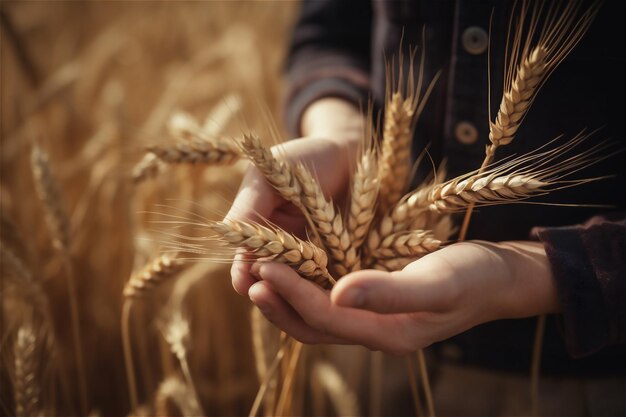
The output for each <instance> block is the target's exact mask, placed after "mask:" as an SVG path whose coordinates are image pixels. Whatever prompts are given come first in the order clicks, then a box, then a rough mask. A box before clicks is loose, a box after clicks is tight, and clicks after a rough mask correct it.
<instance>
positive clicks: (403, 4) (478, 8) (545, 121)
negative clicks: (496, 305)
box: [286, 0, 626, 375]
mask: <svg viewBox="0 0 626 417" xmlns="http://www.w3.org/2000/svg"><path fill="white" fill-rule="evenodd" d="M518 4H519V2H518ZM590 4H591V2H590V1H586V2H584V4H583V7H588V6H589V5H590ZM512 5H513V2H512V1H495V0H472V1H464V0H458V1H451V0H441V1H426V0H425V1H418V0H414V1H410V0H402V1H385V0H373V1H372V3H371V4H367V3H365V2H358V3H357V2H351V1H342V0H338V1H333V0H310V1H304V3H303V7H302V14H301V18H300V20H299V22H298V24H297V25H296V28H295V30H294V42H293V44H292V47H291V51H290V57H289V60H288V65H287V75H288V95H287V100H286V115H287V120H288V125H289V126H290V127H291V128H292V133H293V134H296V133H299V132H296V131H295V129H296V128H297V126H298V124H299V118H300V114H301V112H302V111H303V110H304V109H305V108H306V105H308V104H309V103H310V102H311V101H313V100H315V99H317V98H319V97H322V96H325V95H331V96H332V95H338V96H341V97H347V98H348V99H350V100H352V101H353V102H355V103H357V102H360V103H366V102H367V100H368V96H369V95H371V97H372V99H373V101H374V103H375V105H376V106H377V108H379V109H380V108H382V105H383V103H384V97H385V57H387V58H388V59H394V58H395V57H397V55H398V50H399V48H400V47H401V48H402V51H403V52H404V53H405V56H407V55H408V52H409V48H411V47H415V46H417V47H420V46H421V45H422V40H421V33H422V30H424V33H425V42H424V45H425V47H426V59H425V61H424V62H422V63H419V65H420V66H421V68H422V69H423V70H424V73H425V79H426V81H427V82H428V81H430V80H431V79H432V78H433V77H434V75H435V74H436V73H437V72H438V71H440V72H441V78H440V80H439V82H438V83H437V85H436V86H435V89H434V91H433V94H432V96H431V99H430V101H429V102H428V104H427V105H426V108H425V110H424V113H423V114H422V117H421V118H420V120H419V122H418V124H417V128H416V133H415V140H414V155H416V154H418V153H419V152H421V151H422V150H423V149H424V147H425V146H426V145H427V144H430V148H429V151H430V153H431V155H432V156H433V159H434V161H435V163H439V162H440V161H441V160H442V159H443V158H446V159H447V161H448V175H449V176H450V177H452V176H457V175H459V174H462V173H465V172H468V171H471V170H474V169H476V168H478V167H479V166H480V164H481V162H482V160H483V158H484V150H485V145H486V144H487V143H488V132H489V125H488V121H489V106H488V104H489V102H490V99H491V111H492V114H495V113H496V112H497V109H498V105H499V102H500V98H501V96H502V85H503V61H504V56H503V52H504V46H505V43H506V36H507V30H508V23H509V16H510V14H511V10H512ZM492 13H493V18H492V21H491V22H492V23H491V39H490V48H491V58H490V62H491V86H492V89H491V97H489V91H490V90H489V79H488V72H487V68H488V62H489V61H488V54H487V53H486V52H485V53H479V54H471V53H469V52H467V51H466V50H465V49H464V48H463V45H462V41H461V39H462V35H463V33H464V31H465V30H466V29H467V28H469V27H472V26H476V27H479V28H482V29H483V30H485V31H488V30H489V24H490V23H489V22H490V15H491V14H492ZM623 27H624V2H623V1H618V0H612V1H605V2H604V3H603V5H602V8H601V9H600V12H599V14H598V16H597V17H596V19H595V21H594V22H593V24H592V26H591V28H590V30H589V32H588V33H587V34H586V35H585V37H584V38H583V39H582V41H581V42H580V43H579V45H578V46H577V47H576V48H575V49H574V51H573V52H572V53H571V54H570V56H569V57H568V58H567V59H566V60H565V62H563V63H562V64H561V65H560V66H559V67H558V68H557V69H556V71H554V73H553V74H552V76H551V77H550V79H549V80H548V81H547V82H546V84H545V85H544V86H543V87H542V89H541V92H540V93H539V95H538V97H537V99H536V101H535V102H534V103H533V105H532V107H531V109H530V112H529V113H528V115H527V116H526V118H525V120H524V123H523V124H522V126H521V128H520V129H519V131H518V134H517V135H516V138H515V140H514V141H513V142H512V143H511V144H510V145H507V146H505V147H502V148H501V149H499V150H498V152H497V154H496V159H501V158H505V157H507V156H510V155H514V154H515V155H521V154H524V153H527V152H529V151H531V150H533V149H536V148H537V147H539V146H541V145H543V144H545V143H546V142H547V141H548V140H550V139H553V138H555V137H557V136H558V135H560V134H563V135H564V137H566V138H571V137H573V136H575V135H576V134H577V133H578V132H580V131H581V130H582V129H584V128H590V129H596V128H600V127H602V129H601V130H600V132H599V133H597V134H595V135H594V137H593V138H592V139H591V140H589V141H588V143H587V146H593V145H594V144H596V143H597V142H598V141H600V140H603V139H606V138H613V139H614V140H616V141H619V142H621V145H620V146H622V147H624V116H623V115H624V30H623ZM401 40H402V42H401ZM420 52H421V49H420V50H418V56H419V54H420ZM406 61H407V60H405V68H404V69H405V73H406V69H407V67H408V62H406ZM318 63H323V64H318ZM396 67H397V61H396ZM320 70H323V71H324V72H325V75H323V77H328V78H330V79H335V80H337V79H340V80H342V81H341V83H337V89H336V90H335V91H331V90H332V89H333V88H332V87H331V86H330V85H329V84H323V83H321V82H320V78H322V76H321V75H320ZM342 74H343V75H342ZM345 74H352V75H350V76H346V75H345ZM357 74H358V76H357ZM354 79H358V80H360V81H359V82H357V83H354V82H353V81H351V80H354ZM362 80H368V83H369V84H368V85H365V86H364V85H363V83H362ZM342 83H352V84H353V87H352V89H351V90H350V89H349V88H347V87H346V85H345V84H342ZM329 87H330V88H329ZM348 91H349V92H348ZM355 93H356V94H360V96H358V95H354V94H355ZM459 122H469V123H471V124H472V125H473V126H475V127H476V129H477V131H478V135H479V136H478V137H479V140H478V141H477V142H476V143H474V144H470V145H467V144H463V143H461V142H459V141H458V140H457V139H456V138H455V134H454V128H455V126H456V125H457V124H458V123H459ZM420 168H421V169H420V170H419V171H418V173H417V175H416V178H415V183H419V182H420V181H421V180H422V179H423V178H424V176H425V175H427V174H428V173H429V172H430V171H431V167H430V166H429V165H428V164H423V166H422V167H420ZM625 168H626V158H625V156H624V153H622V154H620V155H617V156H614V157H612V158H609V159H607V160H605V161H603V162H602V163H600V164H596V165H594V166H592V167H589V168H587V169H585V170H584V171H582V172H581V173H579V176H578V178H581V177H588V178H591V177H597V176H604V175H608V174H611V175H614V177H613V178H610V179H607V180H603V181H598V182H593V183H589V184H586V185H584V186H579V187H573V188H570V189H564V190H559V191H557V192H555V193H553V194H551V195H550V196H546V197H543V198H539V199H535V200H534V201H539V202H542V203H566V204H569V203H579V204H587V205H588V204H593V205H604V206H610V207H613V209H612V210H613V211H614V212H615V213H618V214H614V215H613V216H617V220H616V219H614V218H612V219H611V220H606V221H604V222H602V223H601V224H598V225H595V226H593V227H592V228H591V229H589V230H587V229H584V226H580V227H576V226H572V225H577V224H583V223H584V222H586V221H587V220H588V219H589V218H591V217H592V216H595V215H597V214H598V213H600V211H601V210H600V209H598V208H593V207H588V206H581V207H559V206H550V205H526V204H512V205H506V206H492V207H484V208H480V209H477V210H475V212H474V215H473V217H472V222H471V225H470V228H469V233H468V238H469V239H484V240H491V241H502V240H526V239H528V237H529V236H530V232H531V229H533V228H534V227H541V228H542V229H540V230H542V231H541V232H540V233H539V234H538V236H539V238H541V239H543V241H544V242H545V243H546V245H547V250H548V251H549V253H550V261H551V263H552V265H553V268H554V270H555V275H557V284H558V289H559V293H560V297H561V300H563V304H564V313H563V315H562V318H563V325H564V329H563V333H564V335H565V337H563V336H562V335H561V332H560V331H559V324H558V323H559V321H560V320H561V318H560V317H561V316H558V317H555V318H556V320H548V324H547V328H546V335H545V343H544V349H543V365H542V367H543V371H544V372H546V373H556V374H567V373H573V374H581V373H586V374H596V375H601V374H616V373H617V374H625V373H626V353H625V352H626V346H624V345H623V343H624V339H623V337H624V336H623V332H624V329H625V328H626V321H625V320H624V314H625V309H626V302H624V300H626V292H624V287H625V286H624V280H626V272H625V271H624V266H623V265H624V264H623V259H624V258H626V255H624V253H623V251H622V253H620V252H619V250H621V249H623V248H624V246H623V245H621V244H620V243H619V242H620V241H619V240H616V239H618V237H619V236H620V233H622V229H621V228H620V226H619V225H620V224H621V223H619V222H621V221H622V220H620V219H623V218H624V214H623V213H626V204H625V190H626V181H625V179H626V173H625ZM602 211H606V209H602ZM619 213H621V214H619ZM567 226H572V227H573V229H572V228H567ZM581 227H582V228H581ZM592 229H593V230H592ZM571 230H574V231H571ZM583 230H585V231H584V232H583ZM603 239H609V240H610V241H611V242H613V243H605V244H604V245H605V246H602V245H603V244H600V243H599V241H600V240H603ZM613 245H615V246H613ZM620 245H621V246H620ZM594 247H595V248H597V249H598V250H601V248H604V250H603V252H602V253H601V254H600V253H597V252H594V253H591V252H589V250H590V249H589V248H594ZM609 249H610V250H613V251H614V252H615V251H617V252H615V253H613V255H614V256H609V253H612V252H610V251H609ZM557 251H559V252H557ZM561 251H563V252H567V255H565V256H563V255H561ZM555 253H558V255H557V256H554V254H555ZM564 259H569V260H570V261H571V263H567V262H564ZM620 259H621V260H622V263H619V260H620ZM573 260H575V261H576V262H574V261H573ZM616 260H617V263H615V262H616ZM611 265H612V267H611ZM583 266H584V268H585V269H582V267H583ZM579 267H580V268H579ZM611 268H614V269H611ZM586 272H588V273H586ZM572 300H579V301H574V302H572ZM580 306H583V307H582V309H583V310H584V311H582V310H581V311H574V309H577V308H579V307H580ZM535 323H536V320H535V319H526V320H506V321H498V322H492V323H487V324H484V325H481V326H477V327H476V328H474V329H471V330H470V331H468V332H465V333H463V334H461V335H458V336H456V337H454V338H452V339H450V340H449V341H447V342H446V343H447V344H451V345H456V346H457V347H459V348H460V351H461V352H462V354H461V355H459V358H458V359H457V360H459V361H460V362H463V363H468V364H478V365H480V366H486V367H490V368H497V369H506V370H515V369H517V370H520V371H523V372H526V371H527V370H528V366H529V365H530V356H531V355H530V352H531V345H532V340H533V334H534V327H535ZM581 329H582V330H581ZM590 338H591V339H592V340H589V339H590ZM609 345H611V346H609ZM603 347H604V348H603ZM592 352H595V353H592ZM572 355H574V356H580V355H586V356H585V357H584V358H580V359H573V358H572Z"/></svg>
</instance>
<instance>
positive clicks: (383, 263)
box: [368, 256, 416, 272]
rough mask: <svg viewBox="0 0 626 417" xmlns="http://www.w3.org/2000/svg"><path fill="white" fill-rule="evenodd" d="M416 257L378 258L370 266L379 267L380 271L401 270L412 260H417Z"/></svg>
mask: <svg viewBox="0 0 626 417" xmlns="http://www.w3.org/2000/svg"><path fill="white" fill-rule="evenodd" d="M415 260H416V258H414V257H412V256H411V257H402V258H386V259H377V260H376V261H375V262H373V263H372V265H369V266H368V268H372V269H378V270H380V271H387V272H392V271H401V270H403V269H404V267H405V266H407V265H408V264H410V263H411V262H415Z"/></svg>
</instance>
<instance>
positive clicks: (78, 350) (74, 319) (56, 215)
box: [31, 145, 88, 414]
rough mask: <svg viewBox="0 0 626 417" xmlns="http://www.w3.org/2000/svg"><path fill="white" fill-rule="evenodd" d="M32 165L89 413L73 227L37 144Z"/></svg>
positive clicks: (83, 404) (83, 410)
mask: <svg viewBox="0 0 626 417" xmlns="http://www.w3.org/2000/svg"><path fill="white" fill-rule="evenodd" d="M31 168H32V172H33V178H34V179H35V188H36V189H37V194H38V196H39V199H40V200H41V201H42V203H43V206H44V210H45V212H46V221H47V224H48V227H49V229H50V232H51V235H52V239H53V243H54V246H55V248H56V249H57V250H58V251H59V252H60V253H61V255H62V261H63V267H64V269H65V273H66V279H67V292H68V298H69V302H70V320H71V325H72V339H73V344H74V354H75V355H76V371H77V373H78V380H77V381H78V390H79V392H80V406H81V407H80V408H81V413H82V414H86V413H87V398H88V394H87V393H88V389H87V388H88V387H87V379H86V377H85V362H84V359H83V350H82V336H81V330H80V329H81V327H80V318H79V314H80V311H79V309H78V291H77V289H76V281H75V278H74V270H73V266H72V262H71V259H70V244H71V242H70V228H69V224H70V222H69V218H68V217H67V215H66V213H65V211H64V209H63V206H62V204H61V194H60V192H59V186H58V183H57V181H56V178H55V177H54V175H53V173H52V169H51V167H50V163H49V161H48V155H47V154H46V153H45V152H44V151H43V150H42V149H41V148H39V146H38V145H34V146H33V149H32V152H31Z"/></svg>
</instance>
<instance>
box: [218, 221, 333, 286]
mask: <svg viewBox="0 0 626 417" xmlns="http://www.w3.org/2000/svg"><path fill="white" fill-rule="evenodd" d="M210 227H211V229H213V231H215V232H216V233H217V234H218V235H219V236H221V237H222V238H223V239H224V240H225V241H226V242H227V243H228V244H230V245H234V246H237V247H246V248H248V249H251V250H252V251H253V253H254V254H255V255H256V256H258V257H260V258H268V259H270V260H272V261H275V262H281V263H285V264H287V265H289V266H291V267H292V268H293V269H294V270H296V272H298V273H299V274H300V275H301V276H303V277H304V278H307V279H310V280H311V281H314V282H316V283H317V284H319V285H320V286H322V287H324V288H330V287H332V285H334V283H335V280H334V279H333V277H332V276H331V275H330V273H329V272H328V269H327V263H328V258H327V256H326V253H325V252H324V251H323V250H321V249H320V248H318V247H317V246H315V245H314V244H312V243H311V242H305V241H303V240H301V239H298V238H297V237H295V236H293V235H291V234H289V233H287V232H284V231H282V230H280V229H270V228H269V227H265V226H261V225H258V224H250V223H246V222H240V221H235V220H230V219H227V220H224V221H223V222H216V223H213V224H212V225H211V226H210Z"/></svg>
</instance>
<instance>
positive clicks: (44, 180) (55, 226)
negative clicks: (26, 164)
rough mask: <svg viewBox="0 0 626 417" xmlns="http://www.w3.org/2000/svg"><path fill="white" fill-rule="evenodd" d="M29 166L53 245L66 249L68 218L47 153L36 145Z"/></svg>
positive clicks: (68, 243) (68, 235)
mask: <svg viewBox="0 0 626 417" xmlns="http://www.w3.org/2000/svg"><path fill="white" fill-rule="evenodd" d="M31 167H32V171H33V178H34V179H35V186H36V189H37V195H38V196H39V199H40V200H41V202H42V204H43V207H44V209H45V214H46V222H47V224H48V228H49V229H50V232H51V234H52V239H53V242H54V245H55V247H57V249H59V250H63V251H66V250H68V249H69V245H70V227H69V224H70V223H69V219H68V217H67V214H66V213H65V210H64V209H63V204H62V203H61V193H60V192H59V186H58V183H57V181H56V178H55V176H54V174H53V173H52V169H51V167H50V161H49V158H48V155H47V154H46V153H45V152H44V151H43V150H42V149H41V148H40V147H39V146H37V145H35V146H33V149H32V153H31Z"/></svg>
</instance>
